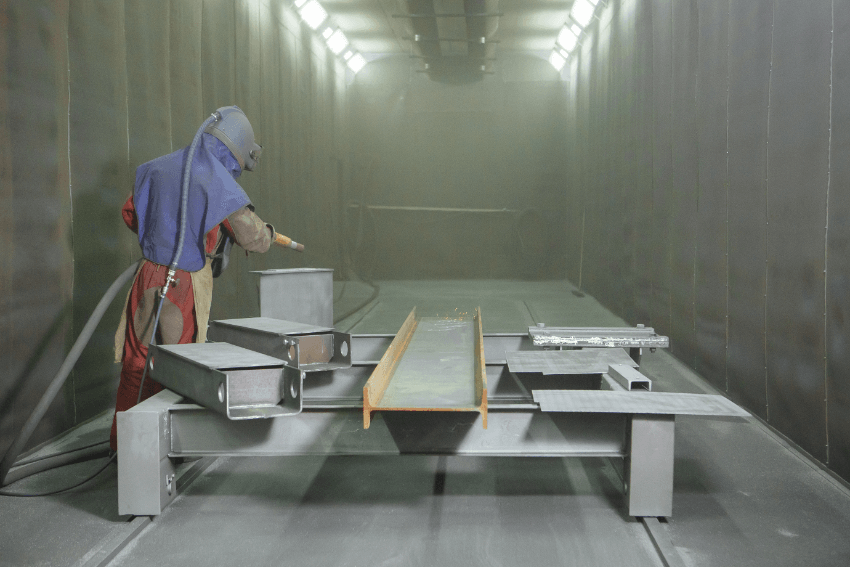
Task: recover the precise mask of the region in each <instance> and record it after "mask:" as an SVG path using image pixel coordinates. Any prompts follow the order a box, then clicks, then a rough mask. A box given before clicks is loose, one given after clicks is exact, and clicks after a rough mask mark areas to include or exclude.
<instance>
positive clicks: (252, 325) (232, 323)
mask: <svg viewBox="0 0 850 567" xmlns="http://www.w3.org/2000/svg"><path fill="white" fill-rule="evenodd" d="M213 323H214V324H216V325H225V326H228V327H237V328H243V329H251V330H254V331H261V332H264V333H270V334H274V335H279V336H284V335H286V336H292V335H311V334H316V333H330V332H332V331H333V329H332V328H331V327H320V326H317V325H310V324H307V323H297V322H295V321H285V320H283V319H273V318H271V317H246V318H242V319H223V320H221V321H213Z"/></svg>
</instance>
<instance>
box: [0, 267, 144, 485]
mask: <svg viewBox="0 0 850 567" xmlns="http://www.w3.org/2000/svg"><path fill="white" fill-rule="evenodd" d="M138 267H139V264H138V263H136V264H133V265H131V266H130V267H128V268H127V269H126V270H124V271H123V272H122V273H121V275H120V276H118V278H117V279H116V280H115V281H114V282H112V285H111V286H109V289H107V290H106V293H105V294H104V295H103V297H102V298H101V300H100V303H98V304H97V307H95V309H94V312H93V313H92V314H91V316H90V317H89V320H88V321H87V322H86V325H85V326H84V327H83V330H82V331H81V332H80V336H79V337H77V340H76V342H75V343H74V346H73V347H71V350H70V352H68V356H66V357H65V360H64V362H62V366H60V367H59V371H58V372H57V373H56V376H55V377H54V378H53V381H52V382H50V385H49V386H48V387H47V391H45V392H44V395H42V396H41V400H39V402H38V405H37V406H35V409H34V410H33V412H32V414H30V416H29V419H27V422H26V423H25V424H24V427H23V428H22V429H21V432H20V433H18V436H17V437H16V438H15V441H14V442H13V443H12V445H11V446H10V447H9V450H8V451H6V455H5V456H4V457H3V461H2V462H0V486H6V484H7V483H6V476H7V475H8V473H9V469H11V468H12V465H13V464H14V463H15V459H17V458H18V455H20V454H21V451H22V450H23V448H24V447H25V446H26V444H27V442H28V441H29V440H30V437H32V434H33V432H34V431H35V428H36V427H38V424H39V423H40V422H41V419H42V418H43V417H44V414H45V413H47V410H48V408H49V407H50V404H51V403H53V399H54V398H55V397H56V395H57V394H58V393H59V391H60V390H61V389H62V386H63V385H64V384H65V380H67V378H68V375H69V374H70V373H71V370H72V369H73V368H74V365H75V364H76V363H77V360H78V359H79V358H80V355H81V354H82V352H83V349H84V348H85V347H86V345H87V344H88V342H89V339H91V336H92V335H93V334H94V331H95V329H96V328H97V325H98V323H100V320H101V319H102V318H103V315H104V313H106V309H107V308H108V307H109V305H110V304H111V303H112V301H113V300H114V299H115V296H116V295H118V292H119V291H121V289H122V288H123V287H124V286H125V285H126V284H127V282H129V281H130V280H131V279H132V278H133V276H134V275H135V273H136V270H137V268H138Z"/></svg>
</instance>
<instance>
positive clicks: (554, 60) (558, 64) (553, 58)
mask: <svg viewBox="0 0 850 567" xmlns="http://www.w3.org/2000/svg"><path fill="white" fill-rule="evenodd" d="M566 62H567V59H566V58H565V57H563V56H562V55H561V54H560V53H558V52H557V51H553V52H552V54H551V55H549V63H551V64H552V67H554V68H555V70H556V71H558V72H559V73H560V72H561V69H563V68H564V64H565V63H566Z"/></svg>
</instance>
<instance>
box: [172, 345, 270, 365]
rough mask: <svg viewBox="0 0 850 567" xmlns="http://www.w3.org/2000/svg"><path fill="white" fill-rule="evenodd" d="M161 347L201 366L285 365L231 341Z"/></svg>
mask: <svg viewBox="0 0 850 567" xmlns="http://www.w3.org/2000/svg"><path fill="white" fill-rule="evenodd" d="M157 348H159V349H161V350H164V351H167V352H170V353H172V354H174V355H177V356H179V357H181V358H184V359H186V360H189V361H191V362H194V363H195V364H198V365H200V366H204V367H207V368H213V369H215V370H233V369H239V368H267V367H273V366H277V367H280V366H283V364H284V363H283V361H282V360H280V359H278V358H274V357H271V356H268V355H265V354H260V353H259V352H254V351H252V350H248V349H247V348H242V347H238V346H235V345H232V344H229V343H189V344H185V345H158V347H157Z"/></svg>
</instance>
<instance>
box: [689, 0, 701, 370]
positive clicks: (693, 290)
mask: <svg viewBox="0 0 850 567" xmlns="http://www.w3.org/2000/svg"><path fill="white" fill-rule="evenodd" d="M694 13H696V16H694V15H693V14H694ZM691 20H692V23H691V26H692V27H691V31H693V32H695V36H696V46H697V47H696V50H697V57H696V61H695V63H696V66H695V67H694V118H695V123H696V132H694V135H695V136H696V147H697V153H696V158H697V159H696V174H697V177H696V179H697V203H696V206H697V211H696V221H697V222H696V224H695V225H694V231H695V232H696V234H695V235H694V267H693V282H692V285H691V300H692V301H691V319H692V320H693V329H692V330H693V333H694V352H693V361H692V362H691V368H693V369H694V370H696V369H697V359H698V357H699V355H698V352H699V349H698V348H697V347H696V343H697V254H698V253H699V229H698V228H697V227H698V226H699V217H700V210H699V203H700V193H701V192H702V183H701V182H700V167H699V165H700V159H699V155H700V154H699V150H700V145H699V61H700V52H699V36H700V33H699V29H700V28H699V4H698V3H697V1H696V0H691ZM693 20H696V26H693Z"/></svg>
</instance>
